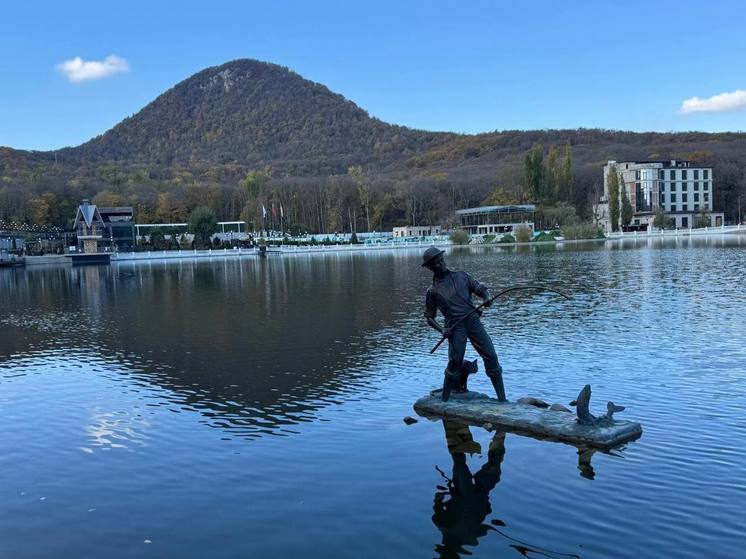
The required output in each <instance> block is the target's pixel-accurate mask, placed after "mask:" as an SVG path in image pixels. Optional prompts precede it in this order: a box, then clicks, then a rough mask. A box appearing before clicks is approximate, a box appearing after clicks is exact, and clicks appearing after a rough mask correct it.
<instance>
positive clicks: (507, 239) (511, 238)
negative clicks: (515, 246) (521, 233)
mask: <svg viewBox="0 0 746 559" xmlns="http://www.w3.org/2000/svg"><path fill="white" fill-rule="evenodd" d="M498 242H500V243H514V242H515V237H514V236H513V235H511V234H510V233H505V234H504V235H503V236H502V238H501V239H500V240H499V241H498Z"/></svg>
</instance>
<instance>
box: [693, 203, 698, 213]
mask: <svg viewBox="0 0 746 559" xmlns="http://www.w3.org/2000/svg"><path fill="white" fill-rule="evenodd" d="M694 211H695V212H698V211H699V204H694Z"/></svg>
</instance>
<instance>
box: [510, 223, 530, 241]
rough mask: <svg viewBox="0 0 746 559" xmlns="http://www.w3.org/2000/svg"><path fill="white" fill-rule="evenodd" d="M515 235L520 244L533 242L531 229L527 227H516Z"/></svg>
mask: <svg viewBox="0 0 746 559" xmlns="http://www.w3.org/2000/svg"><path fill="white" fill-rule="evenodd" d="M513 233H514V234H515V238H516V241H517V242H519V243H527V242H529V241H530V240H531V229H530V228H529V227H526V226H525V225H521V226H520V227H516V228H515V229H514V230H513Z"/></svg>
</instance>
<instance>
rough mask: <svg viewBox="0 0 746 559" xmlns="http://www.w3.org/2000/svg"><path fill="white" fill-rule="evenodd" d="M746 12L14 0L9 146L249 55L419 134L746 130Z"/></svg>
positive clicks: (5, 61)
mask: <svg viewBox="0 0 746 559" xmlns="http://www.w3.org/2000/svg"><path fill="white" fill-rule="evenodd" d="M744 21H746V3H744V2H735V1H734V2H730V1H717V0H710V1H702V2H700V1H687V0H678V1H660V2H654V1H647V2H638V1H626V2H611V1H605V0H596V1H584V0H570V1H565V2H557V1H543V0H532V1H531V2H522V1H514V2H507V1H499V0H493V1H481V0H480V1H477V0H474V1H470V0H462V1H459V2H457V1H450V2H442V1H440V0H428V1H407V0H396V1H389V0H376V1H374V2H363V1H359V2H353V1H350V0H347V1H313V0H305V1H283V0H272V1H269V0H263V1H259V2H255V1H253V0H244V1H235V2H232V1H221V0H212V1H210V2H205V1H204V0H200V1H192V0H180V1H179V2H161V1H159V0H150V1H147V2H143V1H140V0H128V1H127V2H101V1H100V0H97V1H75V0H69V1H65V2H59V1H55V2H47V1H45V0H40V1H35V2H12V1H11V0H7V1H6V2H3V4H2V6H1V7H0V146H9V147H13V148H17V149H33V150H51V149H57V148H60V147H64V146H72V145H78V144H80V143H82V142H85V141H86V140H89V139H90V138H92V137H94V136H97V135H99V134H102V133H103V132H105V131H106V130H108V129H109V128H111V127H112V126H114V125H116V124H117V123H118V122H119V121H121V120H122V119H123V118H126V117H127V116H131V115H133V114H134V113H136V112H137V111H139V110H140V109H142V108H143V107H144V106H145V105H146V104H148V103H149V102H150V101H152V100H153V99H155V97H157V96H158V95H159V94H161V93H162V92H164V91H165V90H167V89H168V88H170V87H172V86H173V85H175V84H176V83H178V82H180V81H181V80H184V79H186V78H188V77H189V76H190V75H192V74H194V73H195V72H198V71H199V70H202V69H204V68H206V67H208V66H216V65H219V64H222V63H224V62H227V61H229V60H234V59H238V58H255V59H258V60H263V61H267V62H273V63H276V64H280V65H282V66H287V67H289V68H290V69H292V70H294V71H296V72H297V73H299V74H300V75H301V76H303V77H305V78H307V79H309V80H312V81H315V82H319V83H322V84H324V85H326V86H327V87H329V88H330V89H331V90H332V91H335V92H337V93H340V94H342V95H344V96H345V97H346V98H348V99H350V100H352V101H354V102H355V103H356V104H357V105H359V106H360V107H362V108H363V109H365V110H366V111H368V113H370V114H371V115H372V116H375V117H377V118H380V119H382V120H384V121H386V122H390V123H395V124H401V125H405V126H410V127H413V128H420V129H426V130H445V131H453V132H461V133H478V132H488V131H494V130H515V129H522V130H526V129H547V128H578V127H585V128H609V129H622V130H635V131H659V132H668V131H686V130H702V131H708V132H712V131H742V130H746V33H744V31H743V22H744Z"/></svg>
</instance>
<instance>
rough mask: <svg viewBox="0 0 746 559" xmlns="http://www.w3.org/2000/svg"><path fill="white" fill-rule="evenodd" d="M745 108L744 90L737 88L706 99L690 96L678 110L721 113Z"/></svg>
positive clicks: (745, 96)
mask: <svg viewBox="0 0 746 559" xmlns="http://www.w3.org/2000/svg"><path fill="white" fill-rule="evenodd" d="M744 108H746V91H744V90H743V89H737V90H736V91H727V92H725V93H719V94H718V95H713V96H712V97H708V98H707V99H700V98H699V97H692V98H691V99H686V100H685V101H684V102H683V103H682V104H681V108H680V109H679V112H680V113H682V114H686V113H722V112H725V111H736V110H738V109H744Z"/></svg>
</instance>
